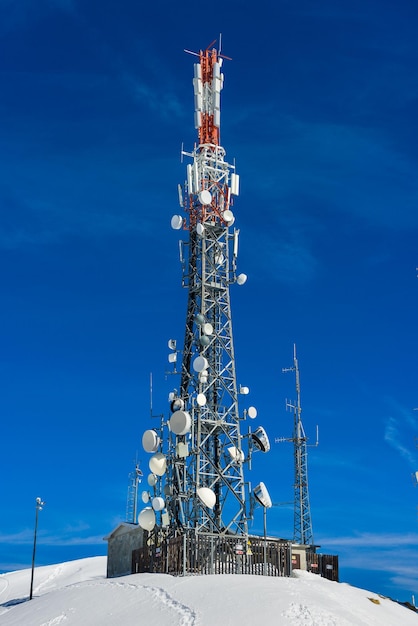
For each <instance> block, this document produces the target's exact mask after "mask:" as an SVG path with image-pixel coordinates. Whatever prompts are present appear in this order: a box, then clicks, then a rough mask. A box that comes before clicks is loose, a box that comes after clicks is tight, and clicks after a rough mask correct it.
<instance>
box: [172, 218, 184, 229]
mask: <svg viewBox="0 0 418 626" xmlns="http://www.w3.org/2000/svg"><path fill="white" fill-rule="evenodd" d="M182 226H183V218H182V216H181V215H173V217H172V218H171V228H173V229H174V230H180V228H181V227H182Z"/></svg>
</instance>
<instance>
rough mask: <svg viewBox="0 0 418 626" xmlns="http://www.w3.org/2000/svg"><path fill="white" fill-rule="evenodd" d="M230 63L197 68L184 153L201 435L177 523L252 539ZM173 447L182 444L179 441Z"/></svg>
mask: <svg viewBox="0 0 418 626" xmlns="http://www.w3.org/2000/svg"><path fill="white" fill-rule="evenodd" d="M222 61H223V59H222V57H221V56H220V55H219V53H218V52H217V50H215V49H212V50H209V49H207V50H205V51H201V52H200V53H199V62H198V63H195V64H194V80H193V84H194V95H195V127H196V129H197V131H198V137H199V143H198V145H197V146H195V148H194V150H193V151H192V152H191V153H186V152H183V155H185V156H187V157H189V158H190V159H191V160H192V162H191V163H189V164H188V165H187V180H186V182H185V184H184V186H183V188H182V189H181V190H180V198H181V204H182V205H183V207H184V209H185V212H186V215H187V218H186V219H185V220H184V221H183V222H182V228H185V229H186V230H188V233H189V239H188V241H187V242H186V243H183V245H182V264H183V280H182V284H183V286H184V287H185V288H187V290H188V300H187V314H186V328H185V337H184V348H183V355H182V363H181V383H180V390H179V400H180V404H179V405H182V404H183V403H184V409H186V410H188V411H189V412H190V413H191V415H192V428H191V436H189V434H187V435H185V436H184V444H185V445H188V446H189V450H190V452H191V453H190V454H188V455H187V456H185V457H183V458H182V457H179V456H176V457H175V458H174V459H173V463H172V465H171V468H170V470H171V476H170V482H171V484H172V488H173V492H174V493H175V494H176V499H175V500H173V504H172V508H171V514H172V518H173V521H174V523H175V525H177V526H181V527H188V528H194V529H195V530H196V531H197V532H200V533H202V532H205V533H216V534H218V533H223V532H234V533H238V534H241V535H246V534H247V532H248V529H247V519H248V516H247V510H246V489H245V482H244V474H243V461H244V452H243V450H242V436H241V432H240V421H241V420H240V416H239V408H238V390H237V383H236V372H235V356H234V343H233V334H232V319H231V306H230V294H229V287H230V285H231V284H232V283H234V282H236V280H237V277H236V272H235V270H236V258H237V251H238V231H237V230H236V229H234V230H233V232H231V226H232V224H233V222H234V216H233V213H232V211H231V207H232V204H233V196H234V195H237V194H238V182H239V179H238V176H237V175H236V173H235V167H234V166H233V165H230V164H229V163H227V162H226V161H225V150H224V148H222V146H220V145H219V126H220V92H221V90H222V86H223V74H222V72H221V66H222ZM175 406H176V404H175V401H174V407H175ZM173 443H175V444H176V446H178V444H179V437H178V436H176V438H175V442H173ZM180 443H182V442H180ZM189 450H188V451H189ZM202 488H203V491H202ZM206 490H210V492H209V491H206ZM211 492H212V493H213V494H214V497H213V496H212V498H213V500H214V505H213V507H211V506H208V504H209V505H210V504H212V503H211V502H206V503H205V502H204V500H205V498H203V502H202V498H201V497H199V495H198V494H199V493H200V494H201V495H203V496H204V495H205V494H206V496H208V495H209V498H210V494H211Z"/></svg>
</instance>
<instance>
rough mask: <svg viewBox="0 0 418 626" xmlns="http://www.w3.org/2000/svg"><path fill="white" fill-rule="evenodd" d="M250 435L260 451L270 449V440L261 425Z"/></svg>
mask: <svg viewBox="0 0 418 626" xmlns="http://www.w3.org/2000/svg"><path fill="white" fill-rule="evenodd" d="M251 437H252V440H253V442H254V445H255V447H256V448H257V449H258V450H261V452H268V451H269V450H270V441H269V438H268V437H267V433H266V431H265V430H264V428H263V427H262V426H259V427H258V428H257V430H255V431H254V432H253V433H252V434H251Z"/></svg>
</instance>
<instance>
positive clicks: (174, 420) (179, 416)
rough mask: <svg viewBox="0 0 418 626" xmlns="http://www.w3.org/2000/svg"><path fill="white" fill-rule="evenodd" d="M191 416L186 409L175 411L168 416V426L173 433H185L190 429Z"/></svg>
mask: <svg viewBox="0 0 418 626" xmlns="http://www.w3.org/2000/svg"><path fill="white" fill-rule="evenodd" d="M191 425H192V418H191V417H190V413H187V411H175V413H173V415H172V416H171V417H170V428H171V430H172V432H173V433H174V434H175V435H185V434H186V433H188V432H189V431H190V428H191Z"/></svg>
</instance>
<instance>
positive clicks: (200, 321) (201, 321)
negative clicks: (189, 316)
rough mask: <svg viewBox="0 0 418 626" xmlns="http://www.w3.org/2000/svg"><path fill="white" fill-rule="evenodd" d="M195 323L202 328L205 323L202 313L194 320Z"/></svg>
mask: <svg viewBox="0 0 418 626" xmlns="http://www.w3.org/2000/svg"><path fill="white" fill-rule="evenodd" d="M194 321H195V322H196V324H197V325H198V326H201V325H202V324H203V323H204V321H205V316H204V315H202V314H201V313H198V314H197V315H196V317H195V318H194Z"/></svg>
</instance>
